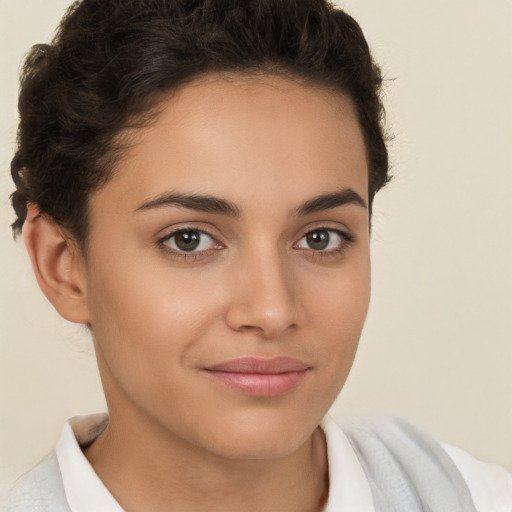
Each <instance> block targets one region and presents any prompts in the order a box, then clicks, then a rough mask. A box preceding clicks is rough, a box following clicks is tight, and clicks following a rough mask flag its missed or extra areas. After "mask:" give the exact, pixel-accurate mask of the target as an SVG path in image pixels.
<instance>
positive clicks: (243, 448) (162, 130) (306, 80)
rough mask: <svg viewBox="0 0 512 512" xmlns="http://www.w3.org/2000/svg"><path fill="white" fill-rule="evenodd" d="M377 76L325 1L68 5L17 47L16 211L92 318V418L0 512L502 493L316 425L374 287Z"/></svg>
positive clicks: (429, 501) (84, 315)
mask: <svg viewBox="0 0 512 512" xmlns="http://www.w3.org/2000/svg"><path fill="white" fill-rule="evenodd" d="M381 81H382V79H381V75H380V71H379V69H378V67H377V66H376V65H375V64H374V63H373V61H372V58H371V55H370V53H369V50H368V47H367V45H366V42H365V40H364V37H363V35H362V32H361V30H360V29H359V27H358V25H357V24H356V23H355V22H354V20H353V19H352V18H350V17H349V16H347V15H346V14H345V13H343V12H342V11H340V10H335V9H333V8H332V7H330V6H329V5H327V4H326V3H324V2H322V1H315V2H308V3H307V4H304V3H303V2H282V1H276V0H272V1H270V0H267V1H265V0H262V1H259V2H226V1H208V2H173V1H168V2H162V1H156V0H153V1H150V0H146V1H144V0H139V1H112V2H108V3H107V2H103V1H99V0H96V1H94V0H85V1H83V2H81V3H78V4H76V5H74V7H73V8H72V9H71V10H70V11H69V13H68V15H67V16H66V18H65V19H64V21H63V23H62V25H61V28H60V31H59V33H58V35H57V37H56V39H55V41H54V42H53V44H52V45H50V46H40V47H37V48H35V49H34V50H33V51H32V53H31V54H30V55H29V57H28V58H27V62H26V66H25V70H24V76H23V81H22V88H21V95H20V131H19V139H18V149H17V152H16V155H15V157H14V159H13V163H12V173H13V178H14V180H15V183H16V186H17V190H16V192H15V193H14V194H13V206H14V208H15V211H16V213H17V220H16V222H15V223H14V225H13V227H14V229H15V230H16V231H20V230H21V229H23V236H24V239H25V242H26V245H27V249H28V251H29V254H30V257H31V260H32V264H33V268H34V271H35V274H36V277H37V280H38V283H39V285H40V287H41V289H42V290H43V292H44V293H45V295H46V296H47V297H48V299H49V300H50V302H51V303H52V304H53V306H54V307H55V308H56V309H57V311H58V312H59V313H60V314H61V315H62V316H63V317H64V318H66V319H67V320H70V321H72V322H76V323H81V324H85V325H87V326H88V328H89V329H90V331H91V334H92V337H93V339H94V344H95V350H96V356H97V359H98V366H99V370H100V375H101V378H102V383H103V386H104V391H105V395H106V399H107V404H108V409H109V415H108V418H107V417H105V416H102V417H87V418H81V419H78V420H75V421H73V422H71V423H69V424H68V426H66V427H65V429H64V432H63V436H62V438H61V440H60V441H59V444H58V445H57V448H56V451H55V452H54V453H52V454H50V455H49V457H47V458H46V459H45V460H44V461H43V462H42V463H41V464H40V465H39V466H38V467H37V468H35V469H34V470H33V471H32V472H30V473H29V474H28V475H27V476H26V477H24V478H23V479H22V480H21V481H20V482H19V484H18V488H17V491H16V492H15V494H14V496H13V498H12V505H10V507H11V508H9V510H25V509H26V510H48V509H49V507H52V509H54V510H72V511H74V510H128V511H129V510H148V511H150V510H159V511H162V510H205V509H208V510H223V511H229V510H231V509H233V510H235V509H236V510H241V509H242V510H261V511H265V510H268V511H274V510H279V511H286V510H290V511H292V510H293V511H296V510H307V511H314V510H327V511H335V510H423V509H431V510H450V511H455V510H476V509H477V508H478V509H482V510H485V509H488V510H491V508H490V507H491V503H493V502H492V501H491V500H495V499H496V498H498V500H500V501H499V503H498V506H509V505H510V503H511V502H512V498H511V496H512V490H511V489H512V485H511V484H510V480H509V478H508V476H507V475H506V474H505V473H504V472H503V473H501V472H498V474H497V476H492V475H491V470H490V469H487V468H484V469H481V468H480V466H478V465H477V464H476V463H474V462H473V461H470V462H465V459H464V457H463V456H460V454H459V455H458V454H457V453H456V452H453V451H450V449H446V448H443V447H442V446H441V445H439V444H438V443H437V442H435V441H434V440H432V439H431V438H429V437H428V436H426V435H425V434H423V433H421V432H419V431H417V430H416V429H415V428H413V427H411V426H409V425H406V424H402V423H401V422H397V421H391V420H386V421H380V422H376V423H375V424H367V425H358V426H356V427H354V428H352V429H347V430H346V431H345V432H343V431H342V430H341V429H339V427H338V426H337V425H335V424H333V423H332V422H331V421H330V420H329V419H328V418H325V414H326V412H327V410H328V408H329V407H330V406H331V404H332V402H333V401H334V399H335V398H336V396H337V395H338V393H339V391H340V390H341V388H342V387H343V384H344V382H345V379H346V377H347V375H348V372H349V370H350V367H351V364H352V361H353V358H354V356H355V352H356V348H357V343H358V340H359V336H360V333H361V329H362V327H363V323H364V319H365V316H366V312H367V308H368V302H369V288H370V284H369V283H370V265H369V239H370V220H371V207H372V202H373V198H374V195H375V193H376V192H377V191H378V190H379V189H380V188H381V187H382V186H383V185H384V184H385V183H386V181H387V171H388V162H387V152H386V147H385V140H384V135H383V129H382V125H381V118H382V107H381V103H380V100H379V88H380V85H381ZM476 468H478V469H476ZM475 472H478V478H474V479H473V480H472V479H471V477H468V475H471V474H474V473H475ZM475 481H478V482H479V485H480V484H481V483H482V482H483V485H482V487H483V490H482V489H481V488H480V487H479V486H477V485H475V483H474V482H475ZM23 507H25V508H23Z"/></svg>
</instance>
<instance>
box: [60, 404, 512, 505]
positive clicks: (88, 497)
mask: <svg viewBox="0 0 512 512" xmlns="http://www.w3.org/2000/svg"><path fill="white" fill-rule="evenodd" d="M107 418H108V417H107V415H106V414H98V415H92V416H85V417H78V418H73V419H71V420H70V421H68V422H67V423H66V424H65V426H64V429H63V431H62V435H61V437H60V440H59V442H58V443H57V447H56V452H57V459H58V462H59V466H60V470H61V473H62V479H63V483H64V491H65V493H66V497H67V500H68V503H69V507H70V508H71V511H72V512H92V511H94V512H123V509H122V508H121V506H120V505H119V504H118V503H117V501H116V500H115V499H114V497H113V496H112V495H111V494H110V492H109V491H108V490H107V488H106V487H105V485H104V484H103V482H102V481H101V480H100V479H99V477H98V475H97V474H96V473H95V472H94V469H93V468H92V466H91V465H90V464H89V461H88V460H87V459H86V457H85V456H84V454H83V453H82V450H81V448H80V444H82V445H83V444H87V443H90V442H91V441H92V440H93V439H95V438H96V437H97V436H98V435H99V433H100V432H101V431H102V430H103V428H104V426H105V425H106V421H107ZM321 427H322V429H323V431H324V433H325V437H326V440H327V456H328V466H329V481H330V488H329V499H328V502H327V505H326V507H325V509H324V512H345V511H346V512H375V509H374V506H373V500H372V495H371V491H370V487H369V484H368V481H367V479H366V476H365V473H364V471H363V468H362V467H361V464H360V463H359V460H358V458H357V456H356V454H355V453H354V451H353V449H352V446H351V445H350V443H349V441H348V439H347V437H346V436H345V434H344V433H343V431H342V430H341V428H340V427H339V426H338V425H337V424H336V423H335V422H334V420H332V419H331V418H330V417H329V416H326V417H325V418H324V420H323V422H322V424H321ZM442 446H443V448H444V449H445V450H446V452H447V453H448V455H449V456H450V457H451V459H452V460H453V462H454V463H455V465H456V466H457V468H458V469H459V471H460V472H461V474H462V476H463V477H464V479H465V480H466V483H467V485H468V487H469V490H470V492H471V496H472V498H473V501H474V503H475V507H476V509H477V510H478V511H479V512H512V475H510V474H509V473H507V471H505V470H504V469H503V468H501V467H500V466H498V465H495V464H488V463H483V462H480V461H478V460H476V459H475V458H474V457H472V456H471V455H469V454H467V453H466V452H464V451H462V450H459V449H457V448H454V447H452V446H449V445H445V444H443V445H442Z"/></svg>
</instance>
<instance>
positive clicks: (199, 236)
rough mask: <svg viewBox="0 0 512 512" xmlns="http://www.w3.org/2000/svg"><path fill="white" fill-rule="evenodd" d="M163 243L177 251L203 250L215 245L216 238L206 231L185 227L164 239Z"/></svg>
mask: <svg viewBox="0 0 512 512" xmlns="http://www.w3.org/2000/svg"><path fill="white" fill-rule="evenodd" d="M162 243H164V244H165V245H167V246H168V247H169V248H171V249H173V250H174V251H177V252H201V251H207V250H208V249H212V248H214V247H215V244H216V242H215V240H214V239H213V238H212V237H211V236H210V235H208V234H206V233H205V232H204V231H200V230H198V229H183V230H180V231H176V232H175V233H172V234H171V235H170V236H168V237H167V238H166V239H164V240H162Z"/></svg>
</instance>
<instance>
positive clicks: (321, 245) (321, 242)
mask: <svg viewBox="0 0 512 512" xmlns="http://www.w3.org/2000/svg"><path fill="white" fill-rule="evenodd" d="M330 239H331V237H330V236H329V231H328V230H327V229H319V230H317V231H311V233H308V234H307V235H306V242H307V244H308V246H309V247H310V248H311V249H314V250H315V251H324V250H325V249H326V248H327V247H328V246H329V241H330Z"/></svg>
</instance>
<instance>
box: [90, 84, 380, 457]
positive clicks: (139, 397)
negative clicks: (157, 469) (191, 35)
mask: <svg viewBox="0 0 512 512" xmlns="http://www.w3.org/2000/svg"><path fill="white" fill-rule="evenodd" d="M367 189H368V181H367V161H366V156H365V148H364V142H363V137H362V134H361V130H360V128H359V125H358V122H357V119H356V115H355V112H354V107H353V105H352V103H351V101H350V100H349V99H348V98H347V97H345V96H343V95H341V94H340V93H338V92H332V91H327V90H324V89H321V88H318V87H309V86H308V87H307V86H304V85H299V84H298V83H296V82H293V81H289V80H287V79H284V78H277V77H266V78H238V79H235V80H233V78H231V79H230V80H227V79H224V78H223V77H221V76H218V77H210V78H209V79H202V80H201V81H197V82H195V83H193V84H191V85H187V86H186V87H184V88H183V89H181V90H180V91H178V92H177V93H175V94H173V96H172V97H170V98H169V99H168V100H167V101H165V102H164V103H163V104H162V111H161V114H160V115H159V117H158V118H157V120H156V121H155V122H154V123H153V124H152V125H151V126H150V127H148V128H144V129H143V130H141V131H139V132H137V143H136V144H134V145H133V147H132V148H131V149H130V150H128V152H127V153H126V154H125V155H124V157H123V159H122V160H121V161H120V162H119V164H118V168H117V170H116V173H115V175H114V177H113V179H112V180H111V181H110V182H109V183H108V184H107V185H105V186H104V187H103V188H101V189H100V190H99V191H97V192H95V193H94V194H93V196H92V197H91V201H90V216H91V217H90V238H89V246H88V249H89V252H88V255H87V258H86V260H85V262H84V264H83V265H84V268H83V272H84V279H85V282H86V297H87V307H88V312H89V313H88V314H89V322H90V326H91V329H92V333H93V337H94V340H95V345H96V351H97V357H98V363H99V367H100V373H101V376H102V380H103V383H104V388H105V394H106V397H107V402H108V404H109V410H110V415H111V423H112V424H113V425H114V424H118V425H121V424H122V423H123V422H125V423H128V422H130V423H131V424H132V425H139V426H141V425H145V426H146V427H144V428H152V429H154V430H155V431H156V430H158V431H159V432H160V433H164V435H165V436H168V437H169V439H171V438H172V439H174V440H175V441H176V442H183V443H186V444H187V445H189V446H194V447H195V448H197V449H200V450H206V451H208V452H210V453H214V454H218V455H222V456H225V457H230V458H271V457H279V456H282V455H285V454H287V453H291V452H292V451H293V450H295V449H297V448H298V447H299V446H300V445H301V443H304V442H305V441H306V440H307V439H308V438H309V436H311V434H312V432H313V431H314V429H315V428H316V426H317V425H318V424H319V422H320V421H321V419H322V417H323V415H324V414H325V413H326V411H327V409H328V408H329V407H330V405H331V404H332V402H333V401H334V399H335V398H336V396H337V395H338V393H339V391H340V389H341V388H342V386H343V384H344V382H345V379H346V378H347V375H348V373H349V370H350V367H351V365H352V362H353V359H354V355H355V352H356V348H357V344H358V339H359V336H360V333H361V329H362V326H363V322H364V319H365V316H366V312H367V307H368V302H369V289H370V264H369V219H368V209H367V207H366V205H367V204H368V196H367ZM148 425H150V426H151V427H147V426H148ZM141 428H142V427H141Z"/></svg>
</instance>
